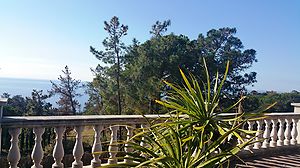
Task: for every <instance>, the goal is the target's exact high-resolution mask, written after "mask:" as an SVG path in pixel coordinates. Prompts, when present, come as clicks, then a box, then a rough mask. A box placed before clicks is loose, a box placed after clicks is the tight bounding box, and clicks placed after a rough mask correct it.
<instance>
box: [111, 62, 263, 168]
mask: <svg viewBox="0 0 300 168" xmlns="http://www.w3.org/2000/svg"><path fill="white" fill-rule="evenodd" d="M203 63H204V67H205V71H206V79H207V80H206V84H202V85H201V84H200V83H199V82H198V81H197V79H196V78H195V77H194V76H193V75H192V74H189V76H186V74H185V73H184V72H183V71H182V70H180V73H181V75H182V79H183V81H184V83H183V86H179V85H176V84H172V83H168V82H166V81H165V84H166V85H167V86H168V87H170V88H171V89H172V91H170V92H169V93H168V94H167V97H166V99H165V100H163V101H159V100H157V101H156V102H157V103H159V104H161V105H163V106H165V107H167V108H169V109H170V110H171V111H170V112H169V115H170V118H169V119H168V120H167V121H164V122H149V124H150V127H148V128H146V129H143V131H141V132H138V133H137V134H136V135H135V136H133V137H132V139H131V140H129V141H127V142H125V143H127V144H128V146H127V147H130V148H133V149H134V151H135V152H129V153H126V157H125V158H126V159H128V160H131V162H129V163H124V164H118V165H117V166H116V165H110V166H109V167H162V168H175V167H176V168H188V167H190V168H194V167H226V166H228V165H229V158H230V157H232V156H236V154H237V153H238V152H239V151H241V150H242V149H243V148H244V147H245V146H247V145H249V144H251V143H254V138H255V133H256V131H249V130H246V129H243V127H244V125H245V124H246V123H247V122H248V121H251V120H257V119H260V118H259V116H258V114H255V115H254V114H245V113H244V112H240V113H230V112H232V111H234V109H235V108H236V107H237V106H238V104H239V103H240V102H241V101H242V100H243V99H244V98H245V97H242V98H240V99H239V100H238V101H237V102H236V103H235V104H233V105H232V106H230V107H228V108H226V109H224V110H220V109H221V108H220V107H219V99H220V96H221V92H222V86H223V84H224V82H225V80H226V76H227V73H228V68H229V62H227V66H226V71H225V73H224V76H223V78H222V79H219V74H218V73H217V74H216V77H215V79H214V80H213V82H211V80H210V76H209V72H208V69H207V66H206V62H205V60H203ZM226 113H227V114H226ZM237 140H239V142H240V143H236V142H237ZM140 142H143V143H144V144H147V145H146V146H141V145H140ZM226 163H227V164H226Z"/></svg>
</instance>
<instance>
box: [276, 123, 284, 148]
mask: <svg viewBox="0 0 300 168" xmlns="http://www.w3.org/2000/svg"><path fill="white" fill-rule="evenodd" d="M278 121H279V130H278V140H277V146H283V140H284V129H283V127H284V119H282V118H279V119H278Z"/></svg>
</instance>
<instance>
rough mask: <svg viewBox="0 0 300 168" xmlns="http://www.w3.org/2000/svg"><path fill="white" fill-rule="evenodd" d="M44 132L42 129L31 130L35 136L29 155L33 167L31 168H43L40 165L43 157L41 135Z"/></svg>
mask: <svg viewBox="0 0 300 168" xmlns="http://www.w3.org/2000/svg"><path fill="white" fill-rule="evenodd" d="M44 132H45V128H42V127H37V128H33V133H34V135H35V138H34V141H35V144H34V147H33V150H32V154H31V158H32V160H33V166H31V168H42V167H43V166H42V165H41V162H42V159H43V156H44V151H43V147H42V135H43V133H44Z"/></svg>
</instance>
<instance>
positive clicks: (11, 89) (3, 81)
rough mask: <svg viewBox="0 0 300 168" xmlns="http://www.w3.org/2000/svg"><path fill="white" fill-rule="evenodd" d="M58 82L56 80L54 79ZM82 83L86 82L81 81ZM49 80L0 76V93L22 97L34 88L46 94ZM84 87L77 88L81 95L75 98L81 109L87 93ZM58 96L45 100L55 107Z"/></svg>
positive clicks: (48, 88) (28, 94) (49, 87)
mask: <svg viewBox="0 0 300 168" xmlns="http://www.w3.org/2000/svg"><path fill="white" fill-rule="evenodd" d="M54 82H56V83H57V82H58V81H54ZM82 83H83V84H84V83H86V82H82ZM51 87H52V85H51V83H50V80H37V79H19V78H1V77H0V95H2V94H3V93H8V94H10V95H11V97H13V96H15V95H21V96H23V97H24V98H25V97H30V96H31V92H32V90H33V89H35V90H43V93H44V94H48V91H49V90H51ZM84 91H85V88H80V89H78V93H80V94H82V96H80V97H77V100H78V101H79V103H80V106H81V110H82V109H83V107H84V104H85V103H86V102H87V100H88V95H87V94H85V93H84ZM58 99H59V96H53V97H51V98H49V99H48V100H47V102H49V103H51V104H52V105H53V107H57V106H58V105H57V103H56V102H57V101H58Z"/></svg>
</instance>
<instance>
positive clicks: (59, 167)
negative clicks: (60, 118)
mask: <svg viewBox="0 0 300 168" xmlns="http://www.w3.org/2000/svg"><path fill="white" fill-rule="evenodd" d="M65 130H66V128H65V127H63V126H59V127H55V128H54V131H55V134H56V138H55V146H54V149H53V158H54V161H55V163H54V164H53V165H52V168H63V167H64V164H63V163H62V162H61V161H62V159H63V157H64V147H63V143H62V140H63V134H64V132H65Z"/></svg>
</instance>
